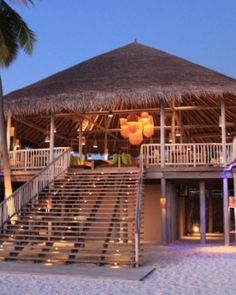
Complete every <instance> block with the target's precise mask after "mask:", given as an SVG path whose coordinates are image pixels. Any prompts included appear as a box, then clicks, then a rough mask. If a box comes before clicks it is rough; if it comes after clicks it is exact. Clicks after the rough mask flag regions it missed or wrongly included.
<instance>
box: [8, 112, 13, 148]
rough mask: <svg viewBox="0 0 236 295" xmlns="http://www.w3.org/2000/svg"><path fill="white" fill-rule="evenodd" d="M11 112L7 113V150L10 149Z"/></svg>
mask: <svg viewBox="0 0 236 295" xmlns="http://www.w3.org/2000/svg"><path fill="white" fill-rule="evenodd" d="M11 118H12V115H11V113H8V114H7V148H8V151H10V149H11Z"/></svg>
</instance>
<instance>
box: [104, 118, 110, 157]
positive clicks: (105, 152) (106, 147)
mask: <svg viewBox="0 0 236 295" xmlns="http://www.w3.org/2000/svg"><path fill="white" fill-rule="evenodd" d="M109 122H110V118H108V119H107V122H106V130H105V135H104V158H105V160H108V146H107V136H108V126H109Z"/></svg>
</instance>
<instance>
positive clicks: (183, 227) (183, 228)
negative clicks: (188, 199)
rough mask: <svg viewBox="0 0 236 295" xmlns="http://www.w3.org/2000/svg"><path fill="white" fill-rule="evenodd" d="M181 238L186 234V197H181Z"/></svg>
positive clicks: (179, 199)
mask: <svg viewBox="0 0 236 295" xmlns="http://www.w3.org/2000/svg"><path fill="white" fill-rule="evenodd" d="M178 201H179V206H178V207H179V238H180V239H182V238H183V237H184V236H185V234H186V230H185V214H186V213H185V197H182V196H181V197H179V198H178Z"/></svg>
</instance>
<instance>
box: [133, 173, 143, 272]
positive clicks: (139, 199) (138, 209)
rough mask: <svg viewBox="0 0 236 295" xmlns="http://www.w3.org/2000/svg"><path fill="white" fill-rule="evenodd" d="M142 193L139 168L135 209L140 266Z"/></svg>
mask: <svg viewBox="0 0 236 295" xmlns="http://www.w3.org/2000/svg"><path fill="white" fill-rule="evenodd" d="M142 194H143V173H142V169H141V168H140V170H139V178H138V190H137V197H136V209H135V237H134V243H135V266H136V267H138V266H139V252H140V231H141V214H142V213H141V211H142V206H141V205H142Z"/></svg>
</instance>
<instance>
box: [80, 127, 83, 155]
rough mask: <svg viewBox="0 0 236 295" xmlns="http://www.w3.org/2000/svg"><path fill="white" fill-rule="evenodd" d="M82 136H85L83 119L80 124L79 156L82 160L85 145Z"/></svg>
mask: <svg viewBox="0 0 236 295" xmlns="http://www.w3.org/2000/svg"><path fill="white" fill-rule="evenodd" d="M82 136H83V121H81V124H80V125H79V157H80V160H82V158H83V145H82Z"/></svg>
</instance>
